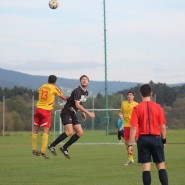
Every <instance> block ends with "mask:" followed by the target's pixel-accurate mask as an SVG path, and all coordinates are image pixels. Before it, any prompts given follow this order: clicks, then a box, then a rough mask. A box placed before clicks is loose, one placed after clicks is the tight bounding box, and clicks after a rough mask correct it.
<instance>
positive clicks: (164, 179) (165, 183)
mask: <svg viewBox="0 0 185 185" xmlns="http://www.w3.org/2000/svg"><path fill="white" fill-rule="evenodd" d="M158 173H159V180H160V182H161V184H162V185H168V175H167V172H166V170H165V169H161V170H159V171H158Z"/></svg>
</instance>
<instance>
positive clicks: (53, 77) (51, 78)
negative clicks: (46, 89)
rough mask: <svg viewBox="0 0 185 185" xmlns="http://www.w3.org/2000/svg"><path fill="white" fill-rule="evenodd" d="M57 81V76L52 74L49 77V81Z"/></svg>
mask: <svg viewBox="0 0 185 185" xmlns="http://www.w3.org/2000/svg"><path fill="white" fill-rule="evenodd" d="M56 81H57V77H56V76H55V75H50V76H49V77H48V83H51V84H54V83H55V82H56Z"/></svg>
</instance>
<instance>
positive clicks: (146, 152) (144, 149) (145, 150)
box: [137, 136, 151, 185]
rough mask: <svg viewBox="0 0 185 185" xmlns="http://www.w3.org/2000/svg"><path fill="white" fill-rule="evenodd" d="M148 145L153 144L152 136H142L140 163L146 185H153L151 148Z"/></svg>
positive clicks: (139, 150)
mask: <svg viewBox="0 0 185 185" xmlns="http://www.w3.org/2000/svg"><path fill="white" fill-rule="evenodd" d="M148 143H151V141H150V136H140V137H139V138H138V142H137V148H138V163H141V167H142V179H143V184H144V185H150V184H151V173H150V170H151V148H150V144H148Z"/></svg>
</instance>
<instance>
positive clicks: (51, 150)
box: [48, 145, 57, 156]
mask: <svg viewBox="0 0 185 185" xmlns="http://www.w3.org/2000/svg"><path fill="white" fill-rule="evenodd" d="M48 150H49V151H50V152H51V153H52V154H53V155H55V156H56V155H57V153H56V150H55V147H54V146H51V145H49V146H48Z"/></svg>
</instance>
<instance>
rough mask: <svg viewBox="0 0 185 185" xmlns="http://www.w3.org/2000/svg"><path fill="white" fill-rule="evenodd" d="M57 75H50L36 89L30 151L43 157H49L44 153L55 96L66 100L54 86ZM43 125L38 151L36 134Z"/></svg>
mask: <svg viewBox="0 0 185 185" xmlns="http://www.w3.org/2000/svg"><path fill="white" fill-rule="evenodd" d="M56 81H57V77H56V76H55V75H50V76H49V77H48V83H47V84H43V85H42V86H41V87H40V88H39V89H38V94H39V97H38V101H37V104H36V110H35V113H34V128H33V133H32V153H33V154H34V155H36V156H40V155H41V156H43V157H44V158H45V159H49V157H48V156H47V154H46V148H47V145H48V136H49V129H50V127H51V115H52V109H53V103H54V100H55V96H56V95H57V96H59V97H60V98H62V99H63V100H67V98H68V97H67V96H64V95H63V94H62V92H61V91H60V90H59V89H58V88H57V87H56V86H55V83H56ZM40 127H43V135H42V145H41V149H40V151H38V150H37V136H38V131H39V128H40Z"/></svg>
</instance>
